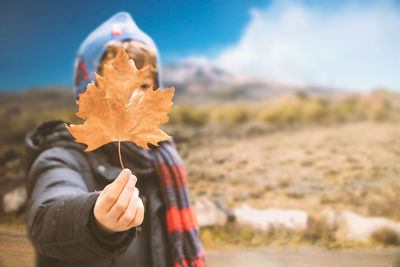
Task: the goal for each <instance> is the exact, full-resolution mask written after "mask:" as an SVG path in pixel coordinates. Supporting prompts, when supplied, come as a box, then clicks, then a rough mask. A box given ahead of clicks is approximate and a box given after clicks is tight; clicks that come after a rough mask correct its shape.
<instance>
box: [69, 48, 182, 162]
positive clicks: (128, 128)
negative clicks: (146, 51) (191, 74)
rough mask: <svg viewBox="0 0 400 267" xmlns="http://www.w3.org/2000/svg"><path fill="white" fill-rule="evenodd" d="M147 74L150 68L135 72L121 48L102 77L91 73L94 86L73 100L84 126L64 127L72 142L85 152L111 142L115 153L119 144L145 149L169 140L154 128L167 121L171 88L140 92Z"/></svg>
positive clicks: (88, 87)
mask: <svg viewBox="0 0 400 267" xmlns="http://www.w3.org/2000/svg"><path fill="white" fill-rule="evenodd" d="M149 75H151V70H150V68H148V67H145V68H143V69H141V70H137V69H136V67H135V64H134V62H133V61H132V60H130V59H129V57H128V55H127V54H126V52H125V50H124V49H123V48H122V47H121V48H120V49H119V51H118V53H117V55H116V57H115V60H114V62H113V63H112V65H105V66H104V75H103V77H102V76H100V75H98V74H97V73H95V76H96V81H97V86H96V85H95V83H94V82H92V83H90V84H89V85H88V86H87V90H86V92H85V93H83V94H80V96H79V100H77V101H76V103H77V104H78V105H79V111H78V112H77V113H76V115H77V116H78V117H80V118H82V119H84V120H85V121H84V123H83V124H81V125H73V124H71V125H70V126H68V125H66V127H67V129H68V130H69V131H70V133H71V134H72V136H73V137H74V138H75V141H76V142H78V143H84V144H86V145H87V148H86V149H85V151H92V150H94V149H97V148H98V147H100V146H102V145H105V144H107V143H109V142H114V141H118V148H119V152H120V143H121V142H123V141H131V142H134V143H136V144H137V145H138V146H141V147H144V148H147V149H149V147H148V143H151V144H153V145H158V142H160V141H164V140H167V139H170V138H171V137H170V136H169V135H167V134H166V133H164V132H163V131H162V130H161V129H159V128H158V127H159V126H160V125H161V124H164V123H166V122H168V120H169V118H168V116H167V114H168V112H169V111H170V109H171V106H172V97H173V96H174V91H175V88H173V87H172V88H168V89H163V90H160V89H157V90H153V87H152V86H150V87H149V88H148V89H147V90H146V91H144V90H143V89H141V85H142V84H143V83H144V80H145V79H146V77H149ZM120 157H121V155H120ZM120 159H121V158H120ZM121 165H122V161H121ZM122 167H123V165H122Z"/></svg>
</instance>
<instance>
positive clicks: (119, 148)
mask: <svg viewBox="0 0 400 267" xmlns="http://www.w3.org/2000/svg"><path fill="white" fill-rule="evenodd" d="M118 155H119V163H121V167H122V169H125V167H124V164H123V163H122V156H121V141H118Z"/></svg>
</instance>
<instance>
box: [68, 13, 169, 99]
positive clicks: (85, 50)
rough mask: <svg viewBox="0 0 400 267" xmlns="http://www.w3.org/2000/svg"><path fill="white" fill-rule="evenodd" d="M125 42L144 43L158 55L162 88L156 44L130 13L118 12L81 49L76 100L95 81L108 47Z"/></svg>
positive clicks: (75, 86) (160, 86) (76, 72)
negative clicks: (116, 42)
mask: <svg viewBox="0 0 400 267" xmlns="http://www.w3.org/2000/svg"><path fill="white" fill-rule="evenodd" d="M125 40H135V41H139V42H142V43H143V44H145V45H146V46H148V47H149V48H150V49H152V50H153V51H155V52H156V53H157V65H158V83H159V84H158V86H157V87H159V88H162V84H161V74H160V65H161V64H160V56H159V53H158V50H157V47H156V45H155V43H154V42H153V40H152V39H151V38H150V37H149V36H148V35H147V34H146V33H144V32H143V31H142V30H140V29H139V27H138V26H137V25H136V23H135V22H134V21H133V19H132V17H131V15H130V14H129V13H127V12H118V13H117V14H115V15H114V16H112V17H111V18H109V19H108V20H107V21H105V22H104V23H103V24H101V25H100V26H99V27H97V28H96V29H95V30H94V31H93V32H92V33H90V34H89V36H88V37H87V38H86V39H85V41H83V43H82V44H81V46H80V47H79V50H78V55H77V58H76V61H75V83H74V89H75V99H79V94H80V93H82V92H84V91H85V90H86V86H87V85H88V84H89V83H90V82H92V81H94V80H95V77H94V73H95V72H96V71H97V68H98V65H99V63H100V60H101V58H102V56H103V54H104V51H105V49H106V47H107V45H108V44H110V43H112V42H114V41H125ZM157 87H156V88H157Z"/></svg>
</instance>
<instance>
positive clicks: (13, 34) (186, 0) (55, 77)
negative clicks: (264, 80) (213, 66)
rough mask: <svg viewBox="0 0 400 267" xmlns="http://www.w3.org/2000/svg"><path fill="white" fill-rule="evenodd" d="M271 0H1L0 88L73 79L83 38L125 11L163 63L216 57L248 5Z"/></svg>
mask: <svg viewBox="0 0 400 267" xmlns="http://www.w3.org/2000/svg"><path fill="white" fill-rule="evenodd" d="M267 4H268V2H267V1H257V0H250V1H190V0H183V1H165V0H159V1H155V0H147V1H132V0H129V1H104V0H96V1H87V0H85V1H40V0H39V1H31V0H29V1H27V0H22V1H5V2H4V1H2V3H1V9H0V25H1V28H0V36H2V37H1V40H2V41H1V42H0V90H1V89H3V90H4V89H13V88H25V87H31V86H39V85H53V84H61V85H66V86H70V85H71V84H72V69H73V62H74V57H75V55H76V51H77V49H78V47H79V45H80V43H81V42H82V41H83V40H84V39H85V37H86V36H87V35H88V34H89V33H90V32H91V31H92V30H93V29H94V28H96V27H97V26H98V25H99V24H101V23H102V22H103V21H104V20H106V19H107V18H109V17H110V16H112V15H113V14H114V13H116V12H118V11H121V10H124V11H128V12H130V13H131V14H132V16H133V18H134V20H135V21H136V23H137V24H138V26H139V27H140V28H142V30H144V31H145V32H147V33H148V34H149V35H150V36H151V37H152V38H153V39H154V40H155V42H156V44H157V45H158V47H159V50H160V54H161V57H162V60H163V62H168V61H172V60H176V59H179V58H184V57H187V56H190V55H192V54H196V55H200V54H201V55H207V56H212V55H213V54H215V53H217V52H218V51H219V50H220V49H221V48H222V47H224V46H226V45H229V44H232V43H234V42H235V41H236V40H237V39H238V38H239V37H240V33H241V32H242V30H243V28H244V27H245V24H246V22H247V21H248V20H249V18H250V14H249V12H248V9H249V8H250V7H263V6H265V5H267Z"/></svg>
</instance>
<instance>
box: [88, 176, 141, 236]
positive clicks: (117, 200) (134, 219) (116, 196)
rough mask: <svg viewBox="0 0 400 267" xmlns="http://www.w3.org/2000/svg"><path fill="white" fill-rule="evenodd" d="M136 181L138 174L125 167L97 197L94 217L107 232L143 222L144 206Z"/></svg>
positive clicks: (124, 228) (128, 227)
mask: <svg viewBox="0 0 400 267" xmlns="http://www.w3.org/2000/svg"><path fill="white" fill-rule="evenodd" d="M136 181H137V178H136V176H134V175H132V173H131V171H130V170H129V169H124V170H122V171H121V173H120V174H119V175H118V177H117V179H115V180H114V181H113V182H112V183H110V184H108V185H107V186H106V187H104V190H103V191H102V192H101V193H100V195H99V197H98V198H97V201H96V204H95V206H94V210H93V212H94V217H95V218H96V223H97V225H98V226H99V228H100V229H101V230H103V231H104V232H105V233H107V234H112V233H115V232H121V231H126V230H128V229H130V228H132V227H135V226H138V225H140V224H141V223H142V222H143V217H144V207H143V202H142V200H141V199H140V198H139V190H138V189H137V188H136V187H135V185H136Z"/></svg>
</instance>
